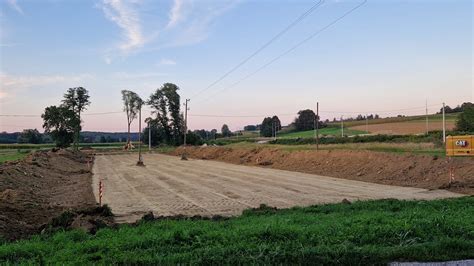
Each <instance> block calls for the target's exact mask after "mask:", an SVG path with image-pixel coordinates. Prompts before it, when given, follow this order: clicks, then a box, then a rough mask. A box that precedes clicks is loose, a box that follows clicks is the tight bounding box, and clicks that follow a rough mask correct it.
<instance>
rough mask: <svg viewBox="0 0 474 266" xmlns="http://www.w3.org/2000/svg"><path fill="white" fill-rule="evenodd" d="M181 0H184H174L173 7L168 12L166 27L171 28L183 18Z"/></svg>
mask: <svg viewBox="0 0 474 266" xmlns="http://www.w3.org/2000/svg"><path fill="white" fill-rule="evenodd" d="M183 2H184V0H174V3H173V7H172V8H171V11H170V13H169V22H168V25H167V26H166V27H167V28H172V27H174V26H175V25H176V24H178V23H179V22H180V21H181V20H183V19H184V14H183V11H184V9H183Z"/></svg>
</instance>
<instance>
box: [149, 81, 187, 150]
mask: <svg viewBox="0 0 474 266" xmlns="http://www.w3.org/2000/svg"><path fill="white" fill-rule="evenodd" d="M178 90H179V87H178V86H176V85H175V84H172V83H165V84H163V86H161V88H159V89H157V90H156V91H155V92H154V93H153V94H152V95H150V98H149V99H148V101H147V104H148V105H150V106H151V107H152V108H153V109H154V111H153V114H155V115H156V120H157V122H158V123H159V126H160V127H161V128H162V130H163V136H164V143H165V144H169V145H180V144H182V143H183V132H184V125H183V118H182V115H181V113H180V106H181V105H180V96H179V94H178Z"/></svg>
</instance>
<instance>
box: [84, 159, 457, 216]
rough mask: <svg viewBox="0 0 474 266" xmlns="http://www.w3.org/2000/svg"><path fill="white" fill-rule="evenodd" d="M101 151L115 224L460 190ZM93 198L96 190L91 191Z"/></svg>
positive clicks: (99, 164)
mask: <svg viewBox="0 0 474 266" xmlns="http://www.w3.org/2000/svg"><path fill="white" fill-rule="evenodd" d="M136 161H137V155H136V154H130V155H101V156H97V157H96V158H95V162H94V167H93V173H94V176H93V187H94V188H98V183H99V180H102V182H103V183H104V186H105V188H104V197H103V202H104V203H106V204H108V205H109V206H110V207H111V208H112V211H113V212H114V214H115V215H116V216H117V217H116V221H117V222H134V221H135V220H137V219H139V218H140V217H141V216H142V215H143V214H145V213H147V212H149V211H153V213H154V214H155V215H164V216H170V215H179V214H181V215H187V216H194V215H201V216H212V215H222V216H231V215H238V214H240V213H241V212H242V211H243V210H244V209H248V208H252V207H258V206H259V205H260V204H267V205H269V206H274V207H278V208H289V207H293V206H308V205H314V204H318V203H334V202H341V201H342V200H343V199H348V200H350V201H353V200H365V199H381V198H397V199H437V198H446V197H457V196H461V195H460V194H456V193H452V192H449V191H445V190H432V191H430V190H426V189H420V188H408V187H397V186H387V185H381V184H371V183H365V182H360V181H353V180H344V179H338V178H331V177H324V176H317V175H312V174H305V173H298V172H289V171H283V170H276V169H265V168H260V167H247V166H239V165H233V164H227V163H222V162H216V161H203V160H193V159H190V160H188V161H182V160H180V159H179V158H178V157H175V156H167V155H160V154H145V155H144V161H145V165H146V166H145V167H139V166H136V165H135V164H136ZM94 193H95V196H96V198H98V191H97V189H94Z"/></svg>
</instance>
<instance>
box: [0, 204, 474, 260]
mask: <svg viewBox="0 0 474 266" xmlns="http://www.w3.org/2000/svg"><path fill="white" fill-rule="evenodd" d="M473 220H474V197H463V198H456V199H445V200H434V201H398V200H378V201H360V202H354V203H352V204H347V203H339V204H328V205H319V206H318V205H317V206H311V207H306V208H298V207H296V208H292V209H284V210H275V209H273V208H269V207H266V206H261V207H260V208H258V209H254V210H248V211H245V212H244V214H243V215H242V216H240V217H235V218H230V219H214V220H209V219H199V218H196V219H184V218H175V219H171V218H170V219H159V220H155V221H141V222H140V223H139V224H137V225H121V226H119V227H118V228H116V229H112V228H106V229H100V230H99V231H98V232H97V233H96V234H95V235H90V234H87V233H85V232H82V231H67V232H59V233H56V234H54V235H51V236H46V235H42V236H35V237H33V238H31V239H30V240H22V241H18V242H14V243H4V244H2V245H0V262H3V263H7V264H8V263H14V264H17V263H19V264H62V263H65V262H67V263H71V264H91V263H105V264H117V263H118V264H121V263H125V264H191V263H192V264H201V265H204V264H206V265H208V264H252V263H257V264H262V263H266V264H308V263H311V264H332V263H337V264H351V265H361V264H365V265H366V264H386V263H388V262H393V261H447V260H461V259H472V258H473V256H474V253H473V250H474V223H473V222H472V221H473Z"/></svg>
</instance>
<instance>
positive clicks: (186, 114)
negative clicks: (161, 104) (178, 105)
mask: <svg viewBox="0 0 474 266" xmlns="http://www.w3.org/2000/svg"><path fill="white" fill-rule="evenodd" d="M189 101H190V100H189V99H186V102H185V103H184V144H183V145H184V151H183V154H182V155H181V160H187V159H188V157H187V156H186V135H187V134H188V102H189Z"/></svg>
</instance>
